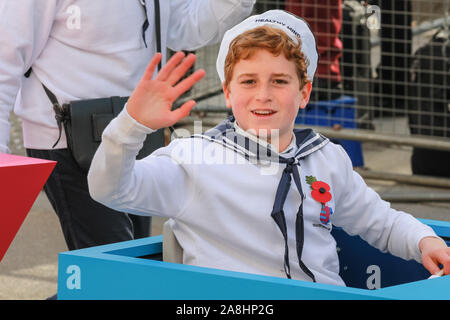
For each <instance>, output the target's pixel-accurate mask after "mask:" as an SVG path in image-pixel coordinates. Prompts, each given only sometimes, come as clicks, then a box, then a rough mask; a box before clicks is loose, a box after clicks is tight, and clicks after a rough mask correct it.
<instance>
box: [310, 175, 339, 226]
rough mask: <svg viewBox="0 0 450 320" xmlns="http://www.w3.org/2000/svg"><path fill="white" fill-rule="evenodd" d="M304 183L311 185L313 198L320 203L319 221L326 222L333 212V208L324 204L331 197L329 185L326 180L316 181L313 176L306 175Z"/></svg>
mask: <svg viewBox="0 0 450 320" xmlns="http://www.w3.org/2000/svg"><path fill="white" fill-rule="evenodd" d="M306 183H308V184H309V185H310V186H311V196H312V197H313V199H314V200H316V201H318V202H320V204H321V210H320V222H322V223H323V224H327V223H328V222H329V221H330V215H332V214H333V209H332V208H330V207H329V206H327V205H326V203H327V202H329V201H330V200H331V199H332V196H331V193H330V186H329V185H328V183H326V182H323V181H318V180H317V178H316V177H314V176H307V177H306Z"/></svg>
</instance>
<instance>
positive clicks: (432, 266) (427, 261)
mask: <svg viewBox="0 0 450 320" xmlns="http://www.w3.org/2000/svg"><path fill="white" fill-rule="evenodd" d="M422 264H423V266H424V267H425V269H427V270H428V271H429V272H430V274H432V275H433V274H436V273H437V272H439V270H440V269H439V267H438V266H437V264H436V263H435V262H434V261H433V259H431V258H430V257H425V258H424V259H423V261H422Z"/></svg>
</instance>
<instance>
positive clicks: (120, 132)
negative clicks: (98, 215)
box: [88, 107, 195, 217]
mask: <svg viewBox="0 0 450 320" xmlns="http://www.w3.org/2000/svg"><path fill="white" fill-rule="evenodd" d="M153 131H154V130H151V129H149V128H147V127H145V126H143V125H141V124H139V123H138V122H136V121H135V120H134V119H133V118H132V117H131V116H130V115H129V114H128V112H127V110H126V107H125V108H124V109H123V110H122V112H121V113H120V114H119V115H118V116H117V117H116V118H115V119H114V120H112V121H111V122H110V124H109V125H108V126H107V127H106V129H105V131H104V132H103V135H102V143H101V144H100V146H99V148H98V149H97V151H96V153H95V155H94V158H93V160H92V164H91V167H90V169H89V173H88V185H89V192H90V194H91V197H92V198H93V199H94V200H96V201H98V202H100V203H102V204H104V205H106V206H108V207H110V208H113V209H115V210H120V211H124V212H128V213H132V214H137V215H157V216H164V217H176V216H177V215H178V214H181V213H182V212H183V209H184V208H185V207H186V205H187V204H189V203H190V201H191V200H192V198H193V195H194V194H195V192H194V187H193V185H194V183H193V178H192V176H189V173H188V172H186V170H185V169H184V168H183V166H182V165H180V164H178V163H177V162H175V161H174V160H173V159H172V158H171V157H170V156H169V155H167V154H165V153H164V152H158V155H154V154H152V155H150V156H148V157H146V158H144V159H142V160H136V155H137V154H138V153H139V150H140V149H141V148H142V145H143V142H144V140H145V138H146V135H147V134H149V133H151V132H153ZM166 149H169V148H166ZM158 151H160V150H158Z"/></svg>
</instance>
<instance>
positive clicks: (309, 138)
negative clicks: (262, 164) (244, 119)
mask: <svg viewBox="0 0 450 320" xmlns="http://www.w3.org/2000/svg"><path fill="white" fill-rule="evenodd" d="M293 132H294V137H293V141H292V142H294V143H295V148H296V152H295V153H294V154H293V155H292V154H291V153H290V152H281V153H278V152H277V151H276V150H275V148H274V147H273V146H272V145H271V144H270V143H268V142H267V141H265V140H263V139H258V138H257V137H256V136H254V135H252V134H250V133H248V132H245V131H244V130H243V129H241V128H240V127H239V126H238V125H237V123H236V120H235V118H234V116H230V117H228V118H227V119H225V120H224V121H222V122H221V123H219V124H218V125H217V126H216V127H214V128H212V129H210V130H208V131H206V132H204V133H202V134H195V135H193V136H192V138H201V139H206V140H209V141H211V142H214V143H219V144H221V145H223V146H224V147H225V148H228V149H231V150H233V151H235V152H237V153H239V154H241V155H243V156H244V157H245V158H246V159H248V160H249V159H252V160H255V159H256V160H257V161H274V162H281V163H284V162H285V161H283V160H286V159H288V158H295V162H296V163H298V161H299V160H300V159H303V158H305V157H307V156H308V155H310V154H311V153H313V152H315V151H317V150H319V149H321V148H323V147H324V146H325V145H326V144H327V143H328V142H329V139H328V138H326V137H324V136H322V135H321V134H319V133H317V132H315V131H314V130H312V129H294V131H293ZM292 142H291V143H292ZM288 148H289V147H288ZM286 150H287V149H286Z"/></svg>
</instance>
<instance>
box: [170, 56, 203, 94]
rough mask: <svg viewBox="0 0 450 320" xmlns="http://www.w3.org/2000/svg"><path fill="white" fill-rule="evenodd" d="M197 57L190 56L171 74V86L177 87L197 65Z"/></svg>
mask: <svg viewBox="0 0 450 320" xmlns="http://www.w3.org/2000/svg"><path fill="white" fill-rule="evenodd" d="M195 59H196V56H195V55H194V54H192V53H191V54H189V55H188V56H187V57H186V58H184V59H183V61H181V62H180V64H179V65H178V66H177V67H176V68H175V69H174V70H173V71H172V72H171V73H170V75H169V76H168V78H167V81H168V82H169V83H170V85H172V86H173V85H175V84H176V83H177V82H178V81H179V80H180V79H181V78H182V77H183V76H184V75H185V74H186V72H187V71H188V70H189V68H191V67H192V66H193V65H194V63H195Z"/></svg>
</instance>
